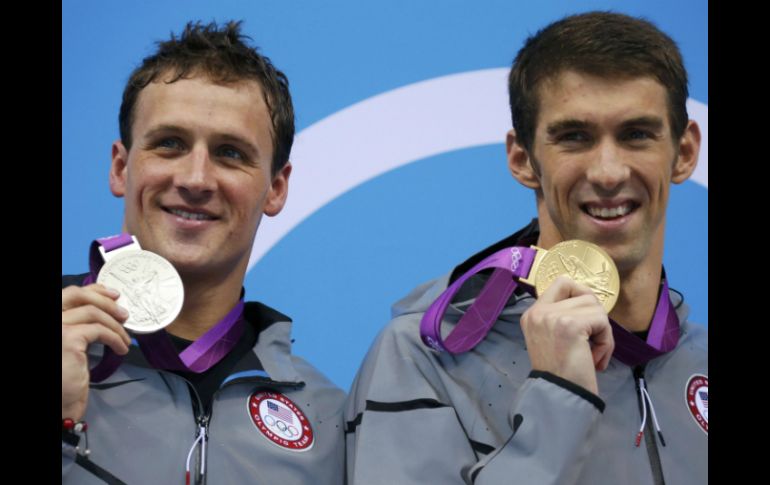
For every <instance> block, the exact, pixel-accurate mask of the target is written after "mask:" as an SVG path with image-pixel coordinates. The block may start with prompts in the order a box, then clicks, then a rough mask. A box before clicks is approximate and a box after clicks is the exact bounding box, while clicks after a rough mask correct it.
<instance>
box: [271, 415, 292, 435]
mask: <svg viewBox="0 0 770 485" xmlns="http://www.w3.org/2000/svg"><path fill="white" fill-rule="evenodd" d="M263 421H264V422H265V424H267V425H268V426H270V428H274V429H277V430H278V432H279V433H281V434H282V435H284V436H286V437H287V438H294V437H296V436H299V430H298V429H297V428H296V427H294V426H292V425H290V424H289V425H287V424H286V423H284V422H283V421H281V420H280V419H276V418H274V417H272V416H270V415H267V416H265V417H264V418H263Z"/></svg>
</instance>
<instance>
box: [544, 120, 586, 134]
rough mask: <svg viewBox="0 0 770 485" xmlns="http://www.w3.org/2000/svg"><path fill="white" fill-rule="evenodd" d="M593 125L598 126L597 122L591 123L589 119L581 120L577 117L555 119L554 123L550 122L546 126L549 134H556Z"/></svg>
mask: <svg viewBox="0 0 770 485" xmlns="http://www.w3.org/2000/svg"><path fill="white" fill-rule="evenodd" d="M592 126H596V124H595V123H589V122H588V121H584V120H579V119H577V118H568V119H565V120H559V121H554V122H553V123H551V124H549V125H548V126H547V127H546V133H548V134H549V135H555V134H556V133H559V132H562V131H566V130H574V129H585V128H589V127H592Z"/></svg>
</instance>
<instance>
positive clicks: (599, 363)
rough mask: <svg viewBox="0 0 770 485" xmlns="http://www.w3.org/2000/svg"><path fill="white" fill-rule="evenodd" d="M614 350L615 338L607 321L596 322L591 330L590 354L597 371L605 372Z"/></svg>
mask: <svg viewBox="0 0 770 485" xmlns="http://www.w3.org/2000/svg"><path fill="white" fill-rule="evenodd" d="M614 350H615V338H614V336H613V335H612V327H610V324H609V320H605V321H602V322H598V323H597V324H595V325H593V326H592V328H591V354H592V356H593V359H594V364H595V365H596V369H597V370H605V369H606V368H607V366H609V364H610V359H611V358H612V352H613V351H614Z"/></svg>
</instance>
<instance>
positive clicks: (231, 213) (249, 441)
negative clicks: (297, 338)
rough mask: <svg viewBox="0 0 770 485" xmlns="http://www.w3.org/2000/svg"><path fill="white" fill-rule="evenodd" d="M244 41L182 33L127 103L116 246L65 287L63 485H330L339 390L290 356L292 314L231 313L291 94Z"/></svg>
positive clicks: (285, 173) (115, 170) (190, 28)
mask: <svg viewBox="0 0 770 485" xmlns="http://www.w3.org/2000/svg"><path fill="white" fill-rule="evenodd" d="M246 40H247V38H246V37H245V36H243V35H242V34H241V33H240V23H239V22H229V23H227V24H225V25H222V26H221V27H220V26H217V25H216V24H214V23H212V24H209V25H202V24H200V23H196V24H194V23H189V24H188V25H187V27H186V28H185V30H184V32H183V33H182V34H181V35H180V36H178V37H177V36H173V35H172V38H171V39H170V40H168V41H165V42H161V43H159V45H158V49H157V51H156V52H155V53H154V54H153V55H151V56H149V57H147V58H145V59H144V60H143V62H142V63H141V65H140V66H139V67H137V68H136V70H135V71H134V72H133V73H132V75H131V77H130V79H129V81H128V84H127V86H126V88H125V90H124V94H123V103H122V105H121V110H120V117H119V119H120V136H121V139H120V140H119V141H116V142H115V143H114V144H113V146H112V165H111V169H110V180H109V183H110V189H111V190H112V193H113V194H114V195H115V196H118V197H123V198H124V199H125V215H124V220H123V233H122V234H119V235H116V236H111V237H97V236H101V235H95V240H94V242H93V244H92V245H91V248H90V272H89V273H88V274H85V275H80V276H75V277H64V278H63V285H62V287H63V288H64V289H63V290H62V483H77V484H86V483H112V484H116V483H143V484H147V483H163V484H170V483H180V484H181V483H187V484H191V483H196V484H198V483H252V482H256V481H259V482H263V483H271V482H272V483H279V482H280V483H313V484H317V483H327V484H337V483H341V482H342V481H343V479H344V477H343V466H344V465H343V464H344V450H343V445H342V440H343V435H342V424H343V423H342V405H343V402H344V393H343V392H342V391H341V390H340V389H338V388H337V387H336V386H334V385H333V384H332V383H331V382H330V381H328V380H327V379H326V378H325V377H324V376H323V375H321V374H320V373H319V372H318V371H317V370H316V369H314V368H313V367H312V366H311V365H309V364H308V363H307V362H305V361H304V360H302V359H300V358H298V357H295V356H293V355H291V341H290V338H291V337H290V330H291V320H290V319H289V317H287V316H285V315H283V314H281V313H280V312H278V311H276V310H274V309H272V308H270V307H268V306H266V305H263V304H261V303H256V302H244V299H243V295H244V291H243V280H244V277H245V274H246V268H247V264H248V261H249V256H250V254H251V248H252V245H253V242H254V237H255V235H256V232H257V228H258V226H259V223H260V220H261V218H262V215H263V214H264V215H267V216H275V215H277V214H278V213H279V212H280V211H281V209H282V208H283V206H284V203H285V201H286V197H287V194H288V183H289V175H290V174H291V170H292V166H291V164H290V163H289V161H288V160H289V154H290V151H291V146H292V142H293V139H294V111H293V107H292V102H291V96H290V94H289V90H288V81H287V79H286V77H285V76H284V74H283V73H282V72H281V71H279V70H277V69H276V68H275V67H274V66H273V65H272V63H271V62H270V60H269V59H268V58H267V57H264V56H262V55H261V54H259V53H258V52H257V51H256V49H255V48H254V47H251V46H250V45H248V44H247V43H246ZM85 249H86V248H84V250H85ZM127 330H128V331H127ZM129 332H130V333H129Z"/></svg>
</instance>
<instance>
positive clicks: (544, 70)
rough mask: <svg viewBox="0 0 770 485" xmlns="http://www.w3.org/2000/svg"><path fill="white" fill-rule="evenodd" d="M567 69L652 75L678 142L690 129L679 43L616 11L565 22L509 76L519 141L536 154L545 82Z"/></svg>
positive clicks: (530, 43) (544, 33) (542, 37)
mask: <svg viewBox="0 0 770 485" xmlns="http://www.w3.org/2000/svg"><path fill="white" fill-rule="evenodd" d="M565 70H575V71H577V72H580V73H585V74H590V75H596V76H607V77H616V78H619V79H622V78H630V77H638V76H649V77H653V78H655V79H657V80H658V81H659V82H660V83H661V84H662V85H663V87H664V88H665V89H666V92H667V94H668V110H669V121H670V124H671V133H672V135H673V137H674V139H678V138H680V137H681V136H682V135H683V134H684V130H685V129H686V128H687V121H688V116H687V107H686V103H687V96H688V92H687V71H686V70H685V68H684V64H683V62H682V55H681V53H680V52H679V48H678V47H677V46H676V43H675V42H674V41H673V40H672V39H671V38H670V37H669V36H668V35H666V34H664V33H663V32H661V31H660V30H659V29H658V28H657V27H656V26H655V25H653V24H652V23H651V22H649V21H647V20H644V19H638V18H634V17H629V16H627V15H623V14H619V13H614V12H589V13H583V14H578V15H572V16H569V17H565V18H564V19H561V20H559V21H556V22H554V23H552V24H550V25H548V26H547V27H545V28H544V29H541V30H540V31H538V32H537V33H536V34H535V35H533V36H530V37H529V38H528V39H527V40H526V42H525V43H524V47H522V49H521V50H520V51H519V53H518V55H517V56H516V59H514V61H513V67H512V68H511V72H510V75H509V76H508V94H509V100H510V105H511V118H512V121H513V127H514V128H515V130H516V137H517V140H518V142H519V143H520V144H521V145H522V146H523V147H524V148H525V149H526V150H527V151H529V152H530V153H531V151H532V145H533V143H534V139H535V128H536V126H537V116H538V109H539V97H538V94H539V89H540V87H541V86H542V85H543V82H544V81H546V80H549V79H553V78H555V77H556V76H558V75H559V74H561V73H562V72H563V71H565Z"/></svg>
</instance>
